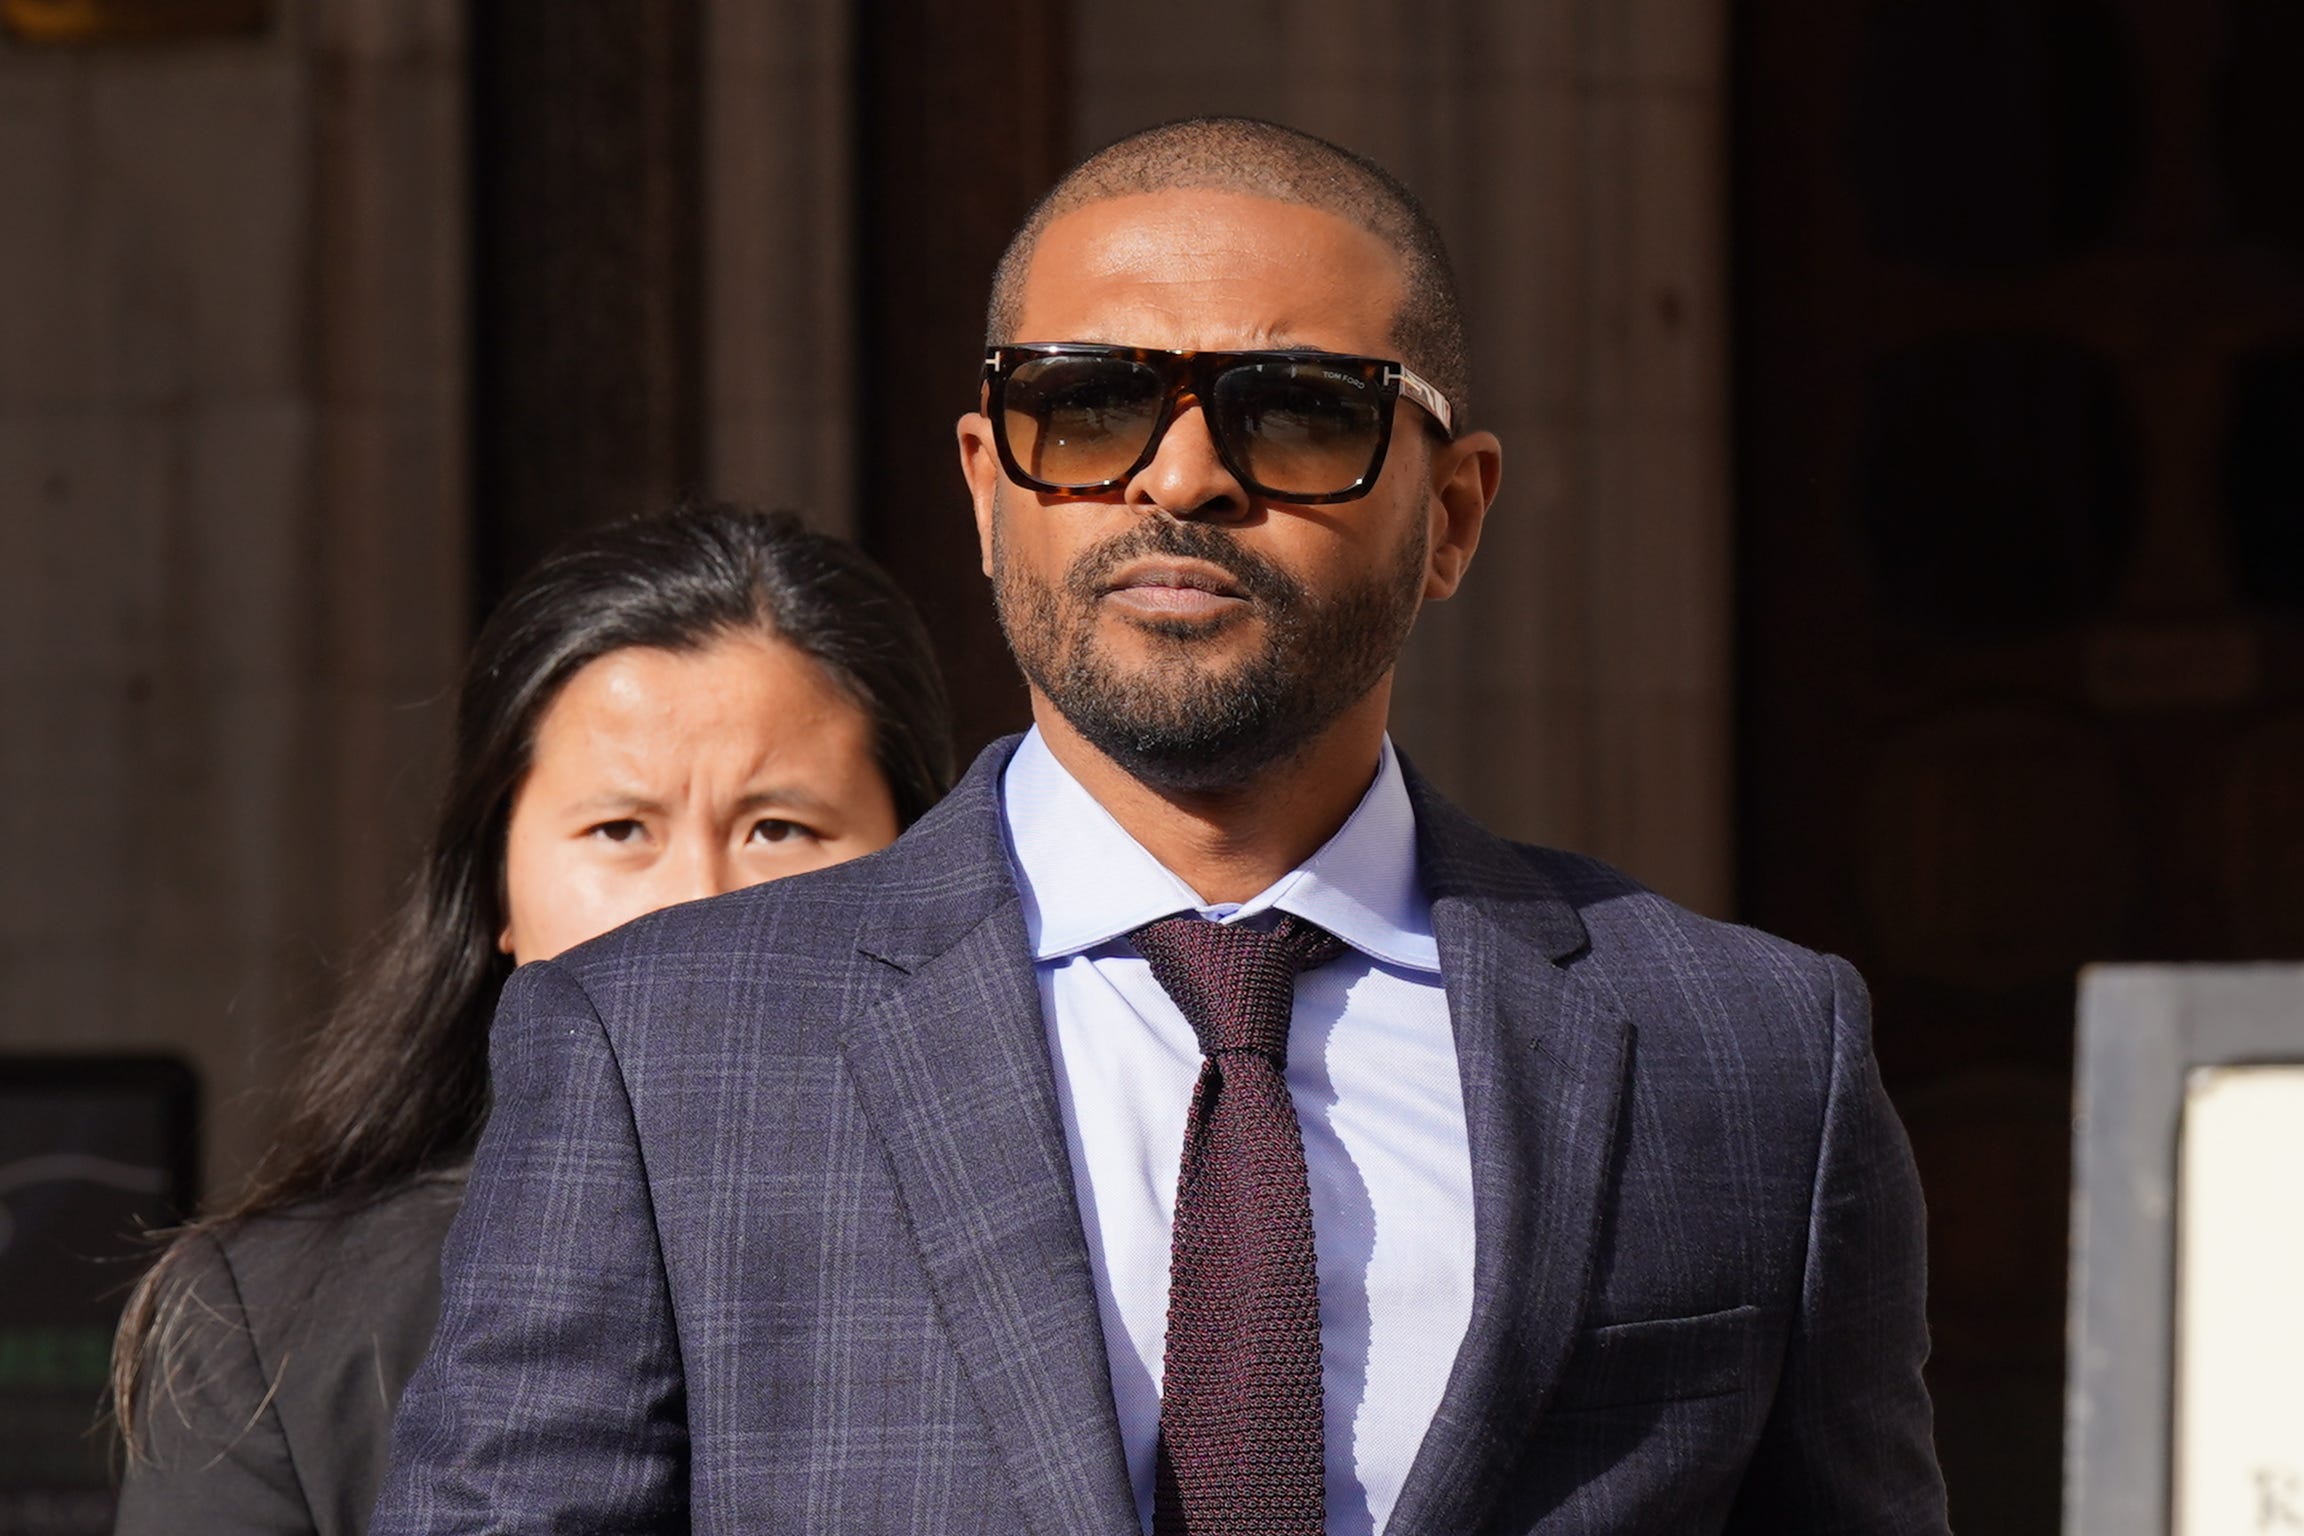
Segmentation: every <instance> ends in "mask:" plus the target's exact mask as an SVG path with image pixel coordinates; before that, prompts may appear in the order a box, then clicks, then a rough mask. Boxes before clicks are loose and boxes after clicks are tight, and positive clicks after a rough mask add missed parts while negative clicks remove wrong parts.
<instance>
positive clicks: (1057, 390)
mask: <svg viewBox="0 0 2304 1536" xmlns="http://www.w3.org/2000/svg"><path fill="white" fill-rule="evenodd" d="M1167 397H1168V380H1167V379H1166V378H1165V377H1164V376H1163V375H1162V374H1161V372H1160V370H1158V369H1157V368H1154V367H1152V366H1151V365H1150V364H1148V363H1143V362H1139V361H1137V360H1135V359H1133V358H1127V357H1110V356H1098V355H1095V354H1093V353H1090V354H1072V353H1057V354H1054V355H1051V356H1046V357H1025V358H1021V359H1019V360H1017V361H1016V362H1015V363H1014V365H1013V366H1012V367H1010V368H1009V370H1008V377H1007V383H1006V385H1005V386H1004V388H1003V389H1002V391H1001V400H1000V415H1001V427H1002V429H1003V430H1004V431H1005V433H1006V434H1007V438H1008V449H1009V452H1010V453H1012V454H1013V455H1014V456H1015V459H1016V466H1017V467H1018V468H1019V469H1021V470H1023V471H1024V473H1025V474H1027V475H1029V476H1031V477H1032V478H1033V479H1034V480H1037V481H1039V482H1040V483H1041V484H1043V485H1047V486H1054V487H1062V488H1076V487H1080V486H1089V485H1101V484H1103V483H1105V482H1106V481H1110V480H1117V479H1119V478H1121V477H1122V476H1124V475H1126V474H1127V473H1128V472H1129V471H1130V470H1132V469H1133V468H1135V466H1136V461H1137V460H1138V459H1139V458H1141V457H1142V456H1143V454H1144V450H1145V448H1146V447H1147V446H1148V445H1149V444H1150V443H1151V441H1152V433H1153V430H1154V429H1155V428H1156V427H1157V426H1158V425H1159V422H1160V414H1161V410H1162V407H1163V406H1164V405H1165V403H1166V401H1167Z"/></svg>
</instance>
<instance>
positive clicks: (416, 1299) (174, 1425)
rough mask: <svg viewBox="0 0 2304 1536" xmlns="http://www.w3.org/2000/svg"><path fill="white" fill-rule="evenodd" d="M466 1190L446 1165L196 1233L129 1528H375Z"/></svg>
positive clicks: (151, 1409) (125, 1528) (349, 1531)
mask: <svg viewBox="0 0 2304 1536" xmlns="http://www.w3.org/2000/svg"><path fill="white" fill-rule="evenodd" d="M462 1194H463V1181H462V1179H461V1177H452V1176H444V1177H440V1178H433V1179H426V1180H424V1181H421V1182H418V1183H415V1184H411V1185H409V1186H407V1187H405V1188H403V1189H399V1190H395V1191H393V1192H391V1193H389V1194H387V1195H385V1196H383V1197H381V1198H379V1199H377V1200H375V1201H372V1202H370V1203H367V1204H364V1205H361V1206H358V1207H356V1208H352V1209H319V1208H296V1209H290V1210H287V1211H281V1212H276V1213H272V1214H268V1215H264V1216H260V1217H256V1218H253V1219H251V1220H249V1221H246V1222H242V1223H239V1224H237V1225H235V1226H232V1227H228V1228H225V1229H222V1230H221V1231H215V1232H205V1231H204V1232H199V1233H196V1234H194V1235H192V1236H190V1237H188V1238H186V1239H185V1240H184V1241H185V1242H186V1244H187V1247H186V1248H185V1250H184V1253H183V1257H182V1259H181V1260H180V1261H179V1262H180V1265H181V1269H180V1275H179V1278H178V1280H177V1282H176V1284H175V1285H174V1286H173V1287H172V1291H171V1294H170V1295H169V1296H168V1297H167V1298H166V1299H165V1301H164V1306H165V1307H166V1308H167V1312H166V1313H165V1314H164V1316H166V1317H167V1318H168V1319H169V1321H168V1322H167V1323H165V1324H164V1332H163V1336H162V1339H161V1342H160V1345H159V1349H160V1354H159V1356H158V1358H157V1360H156V1362H155V1369H156V1371H157V1377H156V1379H155V1382H154V1386H153V1388H152V1390H151V1392H150V1394H149V1397H148V1400H147V1402H146V1405H145V1410H144V1412H145V1418H146V1421H147V1423H148V1425H149V1426H150V1445H149V1447H148V1448H147V1451H146V1454H144V1455H142V1456H139V1457H137V1458H135V1459H132V1460H131V1462H130V1463H129V1466H128V1468H127V1471H126V1473H125V1475H124V1481H123V1484H122V1488H121V1504H120V1516H119V1524H118V1527H117V1530H118V1532H119V1533H120V1536H143V1533H145V1532H152V1533H159V1532H168V1533H171V1536H181V1533H195V1536H197V1533H204V1532H210V1531H213V1532H217V1533H223V1532H282V1533H286V1532H311V1533H314V1536H339V1533H341V1536H358V1533H360V1532H361V1531H363V1530H364V1529H365V1528H366V1526H367V1520H368V1513H369V1509H370V1507H371V1505H372V1504H373V1503H374V1501H375V1496H376V1489H377V1486H378V1483H379V1481H380V1479H381V1477H382V1474H383V1468H384V1460H385V1454H386V1451H387V1448H388V1446H389V1441H390V1432H391V1423H392V1410H393V1407H394V1405H395V1404H396V1403H397V1401H398V1399H399V1395H400V1390H401V1388H402V1387H403V1386H404V1385H405V1384H406V1382H407V1380H408V1377H409V1375H410V1374H411V1373H412V1372H413V1371H414V1370H415V1368H416V1363H417V1362H418V1361H419V1360H420V1359H422V1358H423V1353H424V1349H425V1346H426V1345H427V1344H428V1343H429V1342H430V1340H431V1336H432V1328H433V1324H434V1321H435V1320H436V1318H437V1317H438V1314H439V1306H440V1275H439V1267H440V1245H441V1241H442V1239H443V1238H444V1237H445V1235H446V1233H447V1230H448V1225H449V1223H450V1221H451V1220H452V1219H453V1218H454V1216H455V1213H456V1208H457V1204H458V1202H459V1201H460V1200H461V1198H462Z"/></svg>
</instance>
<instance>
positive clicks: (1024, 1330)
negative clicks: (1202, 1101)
mask: <svg viewBox="0 0 2304 1536" xmlns="http://www.w3.org/2000/svg"><path fill="white" fill-rule="evenodd" d="M1013 745H1014V743H1013V740H1010V741H1008V742H1001V743H995V744H994V745H993V746H992V747H991V748H989V749H987V750H986V751H985V752H984V754H983V755H982V756H980V757H979V758H978V759H977V760H976V764H975V766H974V767H973V768H971V769H970V770H969V773H968V775H967V777H966V778H964V779H963V780H962V781H961V782H960V784H959V785H958V786H957V787H956V788H955V789H954V790H953V791H952V793H951V795H949V796H948V797H947V798H946V799H945V801H944V802H943V804H942V805H940V806H938V807H937V809H936V810H934V811H932V812H930V813H929V815H927V816H926V817H924V818H922V819H921V821H920V822H919V824H918V825H916V826H915V827H913V829H912V830H911V831H910V832H909V833H907V834H906V835H905V837H904V838H903V839H902V840H901V841H900V842H899V843H898V844H897V845H896V847H895V848H894V849H891V850H890V853H889V855H888V856H884V857H885V859H886V865H885V870H884V876H883V882H882V884H881V887H880V891H881V895H882V900H881V901H880V903H879V904H878V909H877V915H876V917H875V919H874V920H873V921H872V922H870V923H868V924H867V926H866V929H865V931H864V932H863V933H862V934H861V935H860V936H859V940H858V947H859V948H860V949H862V950H863V951H864V953H866V954H867V955H870V956H872V957H874V958H875V959H878V960H880V961H882V962H883V963H885V964H887V965H889V966H892V967H894V968H895V969H896V970H897V971H899V972H902V973H903V975H902V976H901V978H900V979H898V981H897V982H896V985H895V986H894V987H893V988H892V989H890V990H889V991H888V992H887V993H886V994H885V995H883V996H882V997H881V998H880V999H879V1000H878V1001H877V1002H876V1003H874V1004H872V1005H870V1006H869V1007H868V1008H867V1009H866V1010H865V1011H864V1012H863V1013H862V1015H861V1016H860V1017H859V1019H858V1020H857V1022H856V1024H855V1025H854V1026H853V1027H852V1028H850V1029H849V1030H848V1031H847V1032H846V1034H845V1035H844V1036H843V1038H842V1041H841V1048H842V1052H843V1054H844V1056H845V1057H846V1060H847V1063H848V1068H849V1071H850V1074H851V1075H852V1077H853V1080H854V1082H855V1085H856V1091H857V1096H858V1099H859V1101H860V1102H861V1105H862V1107H863V1110H864V1113H865V1115H866V1117H867V1118H868V1119H869V1120H870V1121H871V1123H872V1125H873V1128H874V1129H875V1131H876V1132H877V1133H878V1135H879V1138H880V1142H881V1145H882V1146H883V1148H884V1149H885V1150H886V1152H887V1155H888V1161H889V1166H890V1168H891V1169H892V1170H893V1172H894V1174H895V1179H896V1184H897V1188H898V1192H899V1196H900V1199H901V1201H902V1207H903V1214H904V1218H905V1221H906V1224H907V1225H908V1226H909V1228H910V1230H911V1234H912V1238H913V1241H914V1243H915V1244H916V1245H917V1247H918V1249H919V1253H920V1262H921V1266H922V1268H923V1270H924V1271H925V1272H926V1274H927V1277H928V1284H929V1288H930V1289H931V1290H932V1291H933V1292H934V1294H935V1297H936V1304H937V1310H938V1311H939V1313H940V1314H941V1315H942V1316H943V1318H944V1322H945V1326H946V1327H947V1328H948V1329H949V1330H950V1334H951V1338H952V1343H953V1346H954V1348H955V1349H956V1350H957V1351H958V1354H959V1357H960V1363H961V1368H962V1370H963V1371H964V1372H965V1373H966V1375H967V1378H968V1383H969V1387H970V1389H971V1391H972V1392H973V1393H974V1394H975V1397H976V1401H977V1405H978V1407H979V1409H980V1410H981V1411H982V1413H983V1417H984V1423H985V1425H986V1426H987V1428H988V1429H989V1430H990V1432H991V1436H992V1440H993V1443H994V1445H995V1446H996V1448H997V1450H998V1453H999V1456H1000V1459H1001V1462H1002V1470H1003V1472H1004V1474H1005V1479H1006V1482H1007V1484H1008V1486H1009V1487H1010V1488H1011V1489H1012V1490H1013V1491H1014V1493H1015V1496H1016V1503H1017V1506H1018V1508H1019V1509H1021V1510H1022V1511H1023V1513H1024V1516H1025V1519H1026V1520H1027V1522H1028V1523H1029V1525H1030V1527H1031V1529H1032V1530H1033V1531H1034V1532H1035V1533H1037V1536H1091V1533H1096V1536H1135V1533H1136V1530H1137V1527H1136V1503H1135V1496H1134V1495H1133V1493H1132V1492H1131V1491H1130V1489H1129V1486H1128V1472H1127V1464H1126V1460H1125V1457H1124V1455H1123V1453H1122V1450H1121V1444H1120V1424H1119V1418H1118V1415H1117V1414H1116V1412H1115V1410H1114V1408H1113V1405H1112V1384H1111V1367H1110V1363H1109V1360H1108V1357H1107V1356H1106V1354H1105V1349H1104V1330H1103V1324H1102V1322H1101V1320H1100V1317H1099V1314H1098V1311H1097V1302H1096V1284H1095V1276H1094V1273H1093V1271H1092V1269H1091V1268H1090V1265H1089V1261H1088V1244H1087V1239H1086V1237H1085V1236H1084V1235H1083V1233H1082V1230H1081V1226H1080V1208H1079V1204H1078V1201H1077V1199H1076V1197H1075V1194H1074V1190H1073V1184H1072V1164H1071V1155H1070V1153H1069V1152H1068V1151H1067V1150H1066V1148H1065V1145H1064V1128H1063V1120H1062V1115H1061V1112H1060V1111H1059V1109H1058V1107H1057V1099H1056V1079H1055V1069H1054V1067H1053V1065H1052V1064H1051V1063H1050V1060H1049V1056H1048V1036H1047V1030H1046V1026H1045V1025H1044V1024H1043V1022H1042V1020H1041V1016H1040V990H1039V986H1038V983H1037V981H1036V980H1035V978H1034V976H1033V971H1032V959H1031V951H1030V948H1029V945H1028V944H1027V942H1026V939H1025V935H1024V922H1023V916H1022V907H1021V902H1020V901H1019V899H1018V896H1017V893H1016V886H1015V882H1014V880H1013V879H1012V878H1011V876H1010V874H1009V868H1008V860H1007V854H1006V851H1005V847H1004V844H1003V840H1002V837H1001V832H1000V817H999V809H998V789H999V777H1000V769H1001V766H1002V764H1004V763H1005V762H1006V761H1007V758H1008V753H1009V751H1010V750H1011V749H1012V748H1013Z"/></svg>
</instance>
